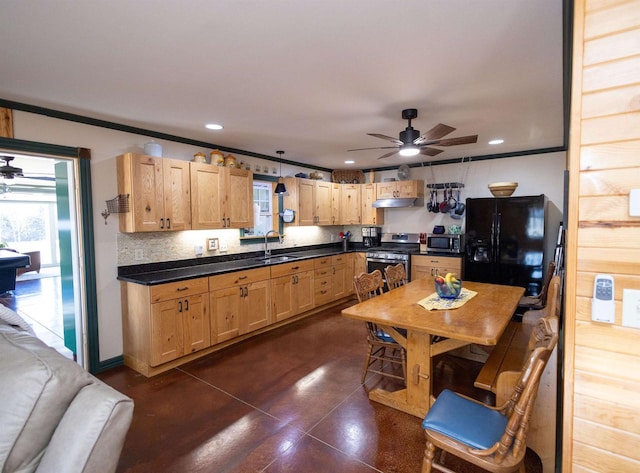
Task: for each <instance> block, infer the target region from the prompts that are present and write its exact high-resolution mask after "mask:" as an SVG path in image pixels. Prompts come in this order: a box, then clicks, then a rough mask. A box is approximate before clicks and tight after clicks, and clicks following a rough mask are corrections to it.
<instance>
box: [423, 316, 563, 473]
mask: <svg viewBox="0 0 640 473" xmlns="http://www.w3.org/2000/svg"><path fill="white" fill-rule="evenodd" d="M554 319H555V320H554ZM557 341H558V332H557V318H556V317H549V318H546V317H543V318H540V319H539V320H538V322H537V325H536V329H535V330H534V332H533V333H532V336H531V346H532V347H533V349H532V351H531V354H530V356H529V357H528V359H527V362H526V363H525V365H524V367H523V369H522V371H521V372H520V373H519V376H518V380H517V382H516V384H515V387H514V388H513V390H512V391H511V395H510V397H509V398H508V400H507V401H506V402H505V403H503V404H502V405H499V406H498V407H493V406H489V405H486V404H483V403H481V402H479V401H476V400H474V399H470V398H468V397H466V396H462V395H460V394H457V393H454V392H453V391H449V390H447V389H445V390H444V391H442V393H441V394H440V395H439V396H438V398H437V399H436V401H435V403H434V404H433V406H432V407H431V409H430V410H429V412H428V413H427V415H426V417H425V419H424V421H423V423H422V426H423V428H424V429H425V434H426V438H427V442H426V448H425V452H424V459H423V463H422V473H430V472H431V469H432V468H433V469H436V470H438V471H443V472H446V473H450V472H451V470H450V469H448V468H447V467H446V466H445V465H444V464H443V463H442V459H440V462H439V463H437V462H435V457H436V449H438V450H439V451H440V452H442V453H444V452H447V453H450V454H452V455H454V456H456V457H458V458H461V459H463V460H465V461H467V462H470V463H473V464H474V465H477V466H479V467H481V468H483V469H485V470H487V471H490V472H495V473H509V472H515V471H519V472H522V473H524V471H525V470H524V456H525V452H526V443H525V439H526V435H527V430H528V427H529V421H530V418H531V413H532V410H533V406H534V403H535V398H536V394H537V391H538V387H539V384H540V376H541V375H542V372H543V371H544V368H545V366H546V364H547V361H548V360H549V356H550V355H551V352H552V351H553V349H554V347H555V345H556V343H557Z"/></svg>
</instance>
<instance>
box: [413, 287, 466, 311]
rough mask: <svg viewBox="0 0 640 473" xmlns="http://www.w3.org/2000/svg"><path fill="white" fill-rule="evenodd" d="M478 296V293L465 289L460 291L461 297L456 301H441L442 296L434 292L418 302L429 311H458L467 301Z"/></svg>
mask: <svg viewBox="0 0 640 473" xmlns="http://www.w3.org/2000/svg"><path fill="white" fill-rule="evenodd" d="M476 294H478V293H477V292H475V291H470V290H469V289H465V288H464V287H463V288H462V291H460V295H459V296H458V297H456V298H455V299H441V298H440V296H438V293H436V292H434V293H433V294H431V295H430V296H428V297H425V298H424V299H422V300H421V301H418V304H420V305H421V306H422V307H424V308H425V309H427V310H447V309H457V308H458V307H462V306H463V305H465V304H466V303H467V301H469V300H471V299H473V298H474V297H475V296H476Z"/></svg>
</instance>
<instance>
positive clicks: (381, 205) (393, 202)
mask: <svg viewBox="0 0 640 473" xmlns="http://www.w3.org/2000/svg"><path fill="white" fill-rule="evenodd" d="M371 205H372V207H375V208H378V209H393V208H399V207H424V199H423V198H420V199H416V198H397V199H378V200H376V201H375V202H374V203H373V204H371Z"/></svg>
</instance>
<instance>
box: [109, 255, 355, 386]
mask: <svg viewBox="0 0 640 473" xmlns="http://www.w3.org/2000/svg"><path fill="white" fill-rule="evenodd" d="M353 261H354V259H353V254H341V255H335V256H328V257H322V258H315V259H308V260H302V261H296V262H292V263H285V264H280V265H275V266H270V267H264V268H256V269H249V270H245V271H236V272H232V273H226V274H220V275H216V276H210V277H202V278H195V279H190V280H187V281H179V282H174V283H167V284H158V285H154V286H146V285H143V284H135V283H130V282H121V290H122V319H123V339H124V360H125V364H126V365H127V366H129V367H131V368H133V369H134V370H136V371H138V372H140V373H142V374H143V375H145V376H153V375H155V374H158V373H161V372H163V371H166V370H168V369H170V368H173V367H175V366H179V365H180V364H182V363H185V362H187V361H191V360H193V359H195V358H197V357H198V356H202V354H206V353H210V352H212V351H215V350H216V349H217V348H216V347H215V345H217V344H223V345H221V346H225V345H224V344H225V342H226V344H228V343H233V341H232V340H233V339H235V338H238V337H240V338H239V339H242V337H243V336H244V335H246V334H250V333H251V332H253V331H256V330H261V329H265V328H268V327H269V326H270V325H273V324H274V323H277V322H281V321H284V320H286V319H289V318H291V317H294V316H296V315H299V314H303V313H304V312H310V311H312V310H313V309H315V308H316V307H318V308H321V307H322V306H323V305H325V304H330V303H332V302H334V301H336V300H339V299H342V298H344V297H348V296H349V295H350V294H351V293H352V292H353V289H352V288H353V271H354V265H353ZM198 352H202V353H198Z"/></svg>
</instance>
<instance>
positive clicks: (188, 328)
mask: <svg viewBox="0 0 640 473" xmlns="http://www.w3.org/2000/svg"><path fill="white" fill-rule="evenodd" d="M182 304H183V306H182V315H183V322H184V354H185V355H187V354H189V353H193V352H196V351H199V350H202V349H204V348H207V347H209V346H210V345H211V329H210V322H209V294H198V295H197V296H191V297H188V298H185V299H184V300H183V301H182Z"/></svg>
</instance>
